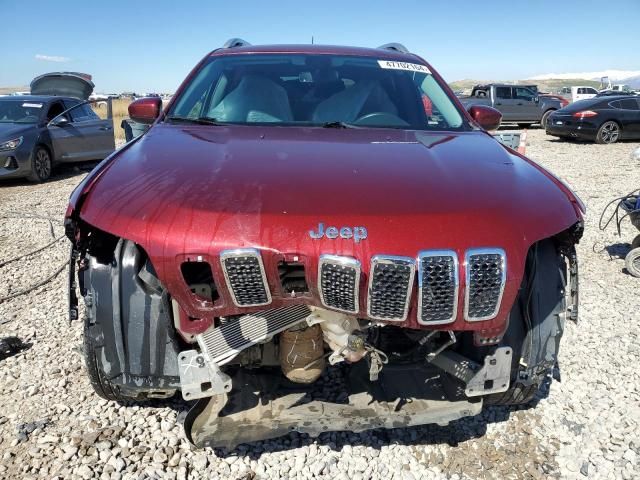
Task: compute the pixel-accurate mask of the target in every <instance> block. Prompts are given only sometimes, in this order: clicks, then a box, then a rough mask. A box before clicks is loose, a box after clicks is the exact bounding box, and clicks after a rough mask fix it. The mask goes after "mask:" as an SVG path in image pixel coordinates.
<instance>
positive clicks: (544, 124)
mask: <svg viewBox="0 0 640 480" xmlns="http://www.w3.org/2000/svg"><path fill="white" fill-rule="evenodd" d="M553 112H555V110H547V111H546V112H544V113H543V114H542V118H541V119H540V126H541V127H542V128H544V129H545V130H546V128H547V122H548V121H549V115H551V114H552V113H553Z"/></svg>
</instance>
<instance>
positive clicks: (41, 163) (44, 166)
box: [27, 145, 51, 183]
mask: <svg viewBox="0 0 640 480" xmlns="http://www.w3.org/2000/svg"><path fill="white" fill-rule="evenodd" d="M50 176H51V155H50V154H49V150H47V149H46V148H45V147H43V146H42V145H38V146H37V147H36V149H35V151H34V152H33V158H32V159H31V174H30V175H29V176H28V177H27V179H28V180H29V181H30V182H38V183H40V182H44V181H46V180H48V179H49V177H50Z"/></svg>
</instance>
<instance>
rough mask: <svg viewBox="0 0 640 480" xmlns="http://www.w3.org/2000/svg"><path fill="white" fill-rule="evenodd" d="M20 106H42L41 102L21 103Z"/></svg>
mask: <svg viewBox="0 0 640 480" xmlns="http://www.w3.org/2000/svg"><path fill="white" fill-rule="evenodd" d="M22 106H23V107H24V108H42V104H41V103H23V104H22Z"/></svg>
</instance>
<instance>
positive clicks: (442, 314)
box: [418, 250, 459, 325]
mask: <svg viewBox="0 0 640 480" xmlns="http://www.w3.org/2000/svg"><path fill="white" fill-rule="evenodd" d="M458 289H459V278H458V255H457V254H456V252H454V251H452V250H426V251H423V252H420V253H419V254H418V323H421V324H423V325H439V324H444V323H452V322H454V321H455V320H456V316H457V312H458Z"/></svg>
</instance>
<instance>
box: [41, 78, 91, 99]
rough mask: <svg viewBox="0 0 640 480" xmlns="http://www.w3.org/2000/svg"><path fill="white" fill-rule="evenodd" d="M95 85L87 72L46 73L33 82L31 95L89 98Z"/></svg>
mask: <svg viewBox="0 0 640 480" xmlns="http://www.w3.org/2000/svg"><path fill="white" fill-rule="evenodd" d="M94 87H95V85H94V84H93V82H92V81H91V75H87V74H86V73H76V72H54V73H45V74H44V75H40V76H39V77H36V78H34V79H33V81H32V82H31V95H53V96H58V97H60V96H64V97H73V98H79V99H80V100H87V99H88V98H89V95H91V93H92V92H93V89H94Z"/></svg>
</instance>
